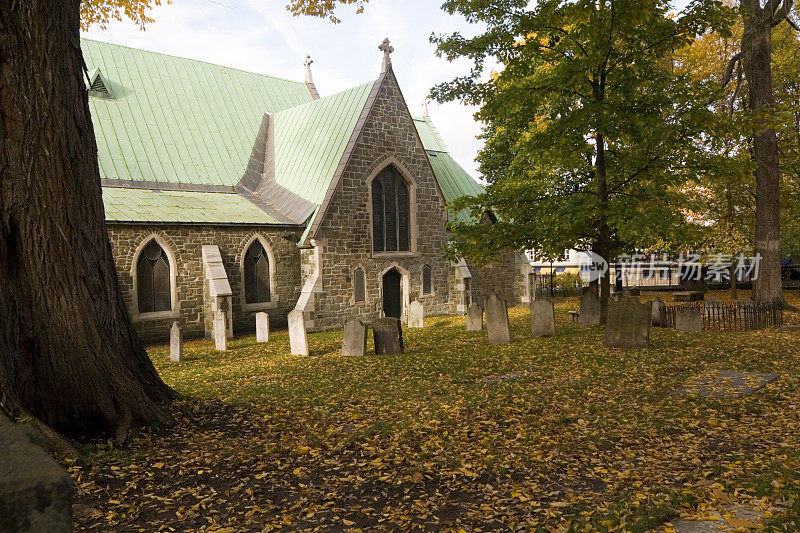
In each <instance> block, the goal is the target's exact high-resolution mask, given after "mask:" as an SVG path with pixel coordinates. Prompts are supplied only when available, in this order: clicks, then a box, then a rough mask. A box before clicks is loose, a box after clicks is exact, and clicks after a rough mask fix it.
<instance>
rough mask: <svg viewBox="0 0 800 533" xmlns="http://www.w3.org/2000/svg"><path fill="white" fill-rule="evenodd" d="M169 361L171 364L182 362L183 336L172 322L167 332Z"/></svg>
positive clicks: (176, 324)
mask: <svg viewBox="0 0 800 533" xmlns="http://www.w3.org/2000/svg"><path fill="white" fill-rule="evenodd" d="M169 360H170V361H172V362H173V363H180V362H181V361H183V335H182V334H181V328H180V327H179V326H178V323H177V322H173V323H172V328H171V329H170V330H169Z"/></svg>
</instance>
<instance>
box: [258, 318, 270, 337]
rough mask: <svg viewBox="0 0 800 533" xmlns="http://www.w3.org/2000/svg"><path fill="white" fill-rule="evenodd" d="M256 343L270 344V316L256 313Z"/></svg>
mask: <svg viewBox="0 0 800 533" xmlns="http://www.w3.org/2000/svg"><path fill="white" fill-rule="evenodd" d="M256 342H269V315H268V314H267V313H256Z"/></svg>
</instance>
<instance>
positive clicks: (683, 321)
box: [675, 307, 703, 331]
mask: <svg viewBox="0 0 800 533" xmlns="http://www.w3.org/2000/svg"><path fill="white" fill-rule="evenodd" d="M675 329H676V330H678V331H703V313H702V310H701V309H700V308H699V307H679V308H677V309H676V310H675Z"/></svg>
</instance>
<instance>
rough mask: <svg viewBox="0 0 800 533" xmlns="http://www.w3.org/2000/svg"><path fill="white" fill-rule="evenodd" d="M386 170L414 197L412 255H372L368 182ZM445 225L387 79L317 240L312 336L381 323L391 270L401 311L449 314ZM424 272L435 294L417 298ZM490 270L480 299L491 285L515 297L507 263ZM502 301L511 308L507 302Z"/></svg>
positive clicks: (410, 127) (432, 182)
mask: <svg viewBox="0 0 800 533" xmlns="http://www.w3.org/2000/svg"><path fill="white" fill-rule="evenodd" d="M390 163H394V164H395V167H396V168H397V169H398V170H399V171H400V173H401V174H403V175H404V177H406V179H407V180H408V181H410V182H412V185H411V187H412V188H414V189H415V193H412V197H411V201H412V205H411V210H412V212H415V213H416V228H417V236H416V250H412V252H411V253H408V252H405V253H402V252H400V253H373V251H372V226H371V224H372V222H371V216H370V208H371V191H370V183H369V179H370V178H371V177H373V176H374V175H375V174H377V172H379V171H380V170H381V169H383V168H384V167H386V166H387V164H390ZM413 183H415V184H416V186H415V187H414V185H413ZM445 220H446V214H445V204H444V200H443V199H442V197H441V196H440V194H439V192H438V189H437V185H436V178H435V176H434V174H433V171H432V169H431V167H430V164H429V162H428V160H427V155H426V153H425V151H424V149H423V147H422V144H421V142H420V140H419V138H418V137H417V133H416V129H415V127H414V123H413V120H412V118H411V116H410V115H409V113H408V110H407V108H406V105H405V102H404V100H403V96H402V93H401V92H400V89H399V87H398V85H397V81H396V79H395V77H394V75H393V73H391V72H390V73H389V74H388V75H387V76H386V79H385V81H384V83H383V84H382V86H381V87H380V89H379V91H378V93H377V95H376V98H375V103H374V106H373V108H372V111H371V113H370V115H369V117H368V118H367V120H366V123H365V125H364V128H363V130H362V133H361V135H360V137H359V139H358V141H357V143H356V146H355V148H354V150H353V152H352V155H351V157H350V159H349V162H348V164H347V167H346V169H345V171H344V173H343V175H342V179H341V181H340V182H339V183H338V185H337V188H336V190H335V192H334V194H333V196H332V198H331V202H330V204H329V206H328V209H327V211H326V213H325V217H324V219H323V221H322V224H321V225H320V229H319V231H318V233H317V235H316V237H315V238H316V240H317V241H318V242H320V243H321V245H322V246H323V254H322V256H323V291H322V293H321V294H318V295H317V298H316V303H315V310H314V312H315V316H314V329H316V330H324V329H332V328H338V327H341V324H342V321H343V320H344V319H347V318H351V317H361V318H366V319H371V318H376V317H379V316H381V315H382V308H383V307H382V294H381V285H382V275H383V273H385V272H386V271H387V270H388V269H390V268H392V267H396V268H397V270H399V271H400V273H401V274H402V275H403V278H404V284H405V285H406V286H407V287H408V288H409V290H408V294H407V296H406V297H405V298H404V300H405V301H404V305H407V304H408V303H410V302H411V301H414V300H420V301H421V302H422V304H423V305H424V308H425V314H426V315H442V314H447V313H449V312H452V306H451V301H450V291H451V290H452V288H453V287H452V281H451V278H452V270H453V266H452V265H451V264H450V262H449V261H447V260H445V259H444V258H443V256H442V249H443V247H444V245H445V244H446V242H447V240H448V234H447V231H446V229H445ZM413 223H414V220H413V217H412V225H413ZM413 231H414V229H413V228H412V233H413ZM424 265H430V267H431V269H432V282H433V294H430V295H424V296H423V295H422V268H423V266H424ZM359 267H360V268H363V269H364V272H365V274H366V288H367V298H366V301H365V302H355V301H354V291H353V279H354V272H355V269H356V268H359ZM496 270H497V272H494V271H491V273H490V275H489V276H487V277H486V279H485V280H482V281H481V283H480V284H479V285H478V290H479V291H480V293H481V294H482V293H483V291H484V290H486V289H484V287H488V286H489V285H496V286H498V287H505V288H508V289H509V290H510V291H512V292H513V289H511V287H512V283H510V280H511V278H512V277H513V261H512V262H511V264H510V265H509V266H508V268H505V269H504V268H503V267H497V268H496ZM501 272H506V273H505V274H501ZM476 273H477V271H476ZM474 275H475V274H474ZM487 294H488V293H487ZM505 297H506V298H508V299H509V301H510V302H511V301H513V297H512V295H511V294H509V295H507V296H505Z"/></svg>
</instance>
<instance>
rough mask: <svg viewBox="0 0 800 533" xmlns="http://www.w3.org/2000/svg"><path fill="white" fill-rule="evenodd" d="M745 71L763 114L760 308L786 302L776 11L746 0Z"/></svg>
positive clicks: (756, 145) (756, 290)
mask: <svg viewBox="0 0 800 533" xmlns="http://www.w3.org/2000/svg"><path fill="white" fill-rule="evenodd" d="M742 4H743V7H745V13H744V32H743V34H742V69H743V70H744V74H745V77H746V78H747V87H748V92H749V94H748V96H749V107H750V109H752V110H754V111H757V112H759V113H760V116H759V119H760V121H761V123H762V124H765V125H766V127H764V128H763V129H762V130H760V131H759V132H758V133H757V134H756V136H755V138H754V139H753V157H754V158H755V160H756V164H757V167H756V247H755V252H756V254H760V255H761V264H760V269H759V275H758V278H757V279H756V280H755V281H754V282H753V296H754V298H755V300H757V301H759V302H762V303H780V302H782V301H783V287H782V285H781V267H780V250H779V244H780V217H779V207H780V180H779V176H778V137H777V135H776V133H775V129H774V128H772V127H771V125H770V121H771V120H772V119H773V118H774V117H773V109H774V107H775V96H774V95H773V92H772V65H771V61H772V47H771V42H770V36H771V34H772V23H773V16H772V11H771V10H770V9H769V8H767V9H765V8H762V7H761V5H760V1H759V0H742Z"/></svg>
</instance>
